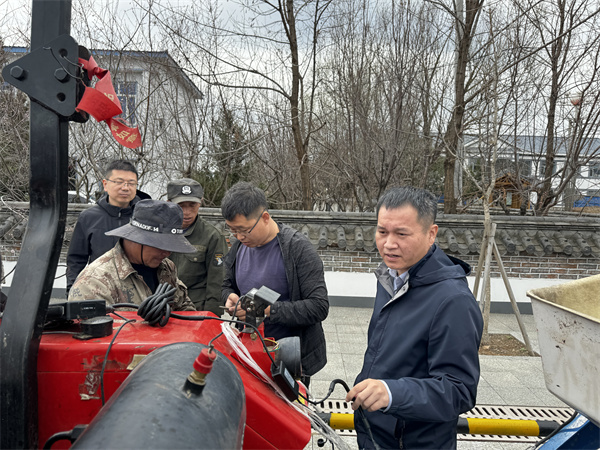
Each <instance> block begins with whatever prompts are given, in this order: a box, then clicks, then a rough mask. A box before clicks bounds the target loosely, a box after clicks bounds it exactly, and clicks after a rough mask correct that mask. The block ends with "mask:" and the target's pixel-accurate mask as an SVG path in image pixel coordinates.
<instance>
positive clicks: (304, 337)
mask: <svg viewBox="0 0 600 450" xmlns="http://www.w3.org/2000/svg"><path fill="white" fill-rule="evenodd" d="M278 225H279V233H278V234H277V240H278V241H279V247H280V248H281V253H282V255H283V263H284V265H285V274H286V278H287V282H288V288H289V296H290V301H289V302H280V303H279V302H277V303H275V305H273V306H272V307H271V315H270V320H271V323H274V324H275V323H276V324H281V325H285V326H289V327H294V328H296V327H298V328H301V332H300V345H301V353H302V369H303V373H304V374H305V375H314V374H315V373H317V372H318V371H319V370H320V369H322V368H323V366H325V363H327V353H326V349H325V333H324V332H323V327H322V325H321V322H322V321H323V320H325V319H326V318H327V314H328V313H329V300H328V298H327V287H326V286H325V274H324V272H323V262H322V261H321V258H320V257H319V255H318V254H317V251H316V250H315V249H314V248H313V246H312V244H311V243H310V241H309V240H308V239H307V238H306V236H304V235H303V234H302V233H300V232H299V231H296V230H294V229H293V228H290V227H288V226H287V225H283V224H281V223H278ZM240 245H242V244H241V243H240V242H239V241H235V242H234V243H233V245H232V246H231V250H230V251H229V253H227V256H226V257H225V279H224V281H223V290H222V292H221V299H222V301H223V303H225V302H226V301H227V297H229V294H231V293H235V294H237V295H240V291H239V289H238V286H237V283H236V281H235V260H236V256H237V252H238V249H239V248H240Z"/></svg>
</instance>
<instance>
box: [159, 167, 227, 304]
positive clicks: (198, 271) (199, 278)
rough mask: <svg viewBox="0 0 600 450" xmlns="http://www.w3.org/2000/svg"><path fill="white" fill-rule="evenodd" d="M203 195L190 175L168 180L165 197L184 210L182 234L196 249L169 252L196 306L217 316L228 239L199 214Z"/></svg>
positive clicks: (200, 188)
mask: <svg viewBox="0 0 600 450" xmlns="http://www.w3.org/2000/svg"><path fill="white" fill-rule="evenodd" d="M203 197H204V189H202V185H200V183H198V182H197V181H196V180H192V179H191V178H181V179H179V180H174V181H170V182H169V183H168V184H167V198H168V200H169V201H170V202H173V203H177V204H178V205H179V206H180V207H181V209H182V210H183V229H184V236H185V237H186V238H187V240H188V241H189V243H190V244H192V245H193V246H194V248H195V249H196V251H195V252H194V253H175V252H174V253H171V256H170V257H169V259H170V260H171V261H173V262H174V263H175V266H176V267H177V274H178V275H179V279H180V280H181V281H183V282H184V283H185V285H186V286H187V288H188V295H189V296H190V299H191V300H192V302H193V303H194V305H195V306H196V309H197V310H198V311H210V312H213V313H215V314H216V315H217V316H220V315H221V314H222V313H223V310H222V309H221V308H220V306H221V305H222V303H221V285H222V284H223V275H224V273H225V271H224V265H223V257H224V256H225V254H226V253H227V242H226V241H225V237H224V236H223V235H222V234H221V233H220V232H219V230H217V229H216V228H215V227H214V226H212V225H211V224H209V223H207V222H206V221H205V220H203V219H202V218H200V217H198V211H199V209H200V206H201V205H202V200H203Z"/></svg>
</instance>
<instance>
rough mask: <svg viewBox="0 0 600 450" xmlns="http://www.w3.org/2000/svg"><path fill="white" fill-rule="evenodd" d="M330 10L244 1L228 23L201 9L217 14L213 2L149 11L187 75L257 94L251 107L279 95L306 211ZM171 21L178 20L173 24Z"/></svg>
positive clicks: (323, 1)
mask: <svg viewBox="0 0 600 450" xmlns="http://www.w3.org/2000/svg"><path fill="white" fill-rule="evenodd" d="M330 4H331V1H330V0H307V1H303V2H297V1H296V2H295V1H293V0H279V1H266V0H263V1H259V2H254V1H241V2H239V6H238V8H239V9H238V12H239V13H238V14H236V15H235V16H231V17H229V19H228V21H227V23H226V24H225V21H223V20H209V19H208V15H207V14H203V13H202V12H201V11H200V8H205V9H209V10H210V12H214V11H218V9H219V8H218V7H217V6H216V4H215V3H207V4H199V5H198V7H197V8H191V9H189V10H187V11H185V13H181V14H178V13H177V11H175V10H174V9H170V8H169V7H167V6H165V7H164V9H163V10H162V11H161V12H160V13H153V14H154V17H155V19H156V21H157V23H158V24H160V25H161V26H162V27H164V29H165V30H167V31H168V35H169V36H171V39H172V42H171V45H173V46H174V47H176V48H177V49H178V51H179V55H180V56H181V58H182V59H185V61H186V63H187V69H188V70H189V71H190V72H191V73H193V74H194V75H197V76H198V77H199V78H200V79H201V80H202V81H204V82H206V83H209V84H211V85H216V86H220V87H223V88H230V89H234V90H252V91H254V92H255V94H256V96H257V98H256V99H255V100H254V101H255V102H256V101H262V102H264V104H269V103H268V102H270V101H271V100H272V99H273V98H276V97H281V98H282V99H283V100H284V101H285V114H286V116H287V117H286V121H285V123H284V124H285V126H286V127H287V128H288V129H289V132H290V134H291V137H292V143H293V148H294V151H295V153H296V161H297V167H298V169H299V174H300V180H301V195H300V198H301V206H302V208H304V209H312V189H311V174H310V149H311V139H312V135H313V133H314V131H315V129H318V128H319V127H320V126H321V124H320V121H319V120H318V118H317V117H316V116H315V115H314V105H315V96H316V93H317V88H318V77H319V71H318V66H317V61H318V55H319V52H320V45H321V39H322V33H324V29H323V27H324V22H325V21H326V19H327V17H328V16H327V15H326V12H327V9H328V8H329V6H330ZM174 15H175V16H177V21H176V22H174V21H173V20H172V18H173V16H174ZM188 31H190V32H191V33H188ZM217 38H218V39H220V44H221V45H219V47H218V48H215V47H214V46H213V45H212V43H213V42H214V40H215V39H217ZM202 61H205V63H204V64H202ZM269 93H271V94H274V96H271V95H268V94H269ZM255 105H256V103H255ZM273 106H275V107H281V104H279V103H278V104H276V105H273Z"/></svg>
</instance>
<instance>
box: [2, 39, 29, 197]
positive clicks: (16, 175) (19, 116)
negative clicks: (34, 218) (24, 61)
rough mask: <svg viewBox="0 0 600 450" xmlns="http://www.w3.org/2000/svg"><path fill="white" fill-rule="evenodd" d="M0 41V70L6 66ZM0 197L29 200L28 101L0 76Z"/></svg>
mask: <svg viewBox="0 0 600 450" xmlns="http://www.w3.org/2000/svg"><path fill="white" fill-rule="evenodd" d="M1 44H2V39H0V67H4V66H5V65H6V64H7V63H8V62H9V55H8V54H7V53H6V52H5V51H4V50H3V45H1ZM0 105H1V108H2V115H0V172H1V173H2V176H0V197H1V198H2V199H4V200H12V201H27V200H28V199H29V196H28V190H29V99H28V97H27V96H26V95H25V94H24V93H22V92H21V91H18V90H17V89H15V88H13V87H12V86H10V85H8V84H6V85H5V84H4V80H3V79H2V76H1V75H0Z"/></svg>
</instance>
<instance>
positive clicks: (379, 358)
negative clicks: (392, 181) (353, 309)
mask: <svg viewBox="0 0 600 450" xmlns="http://www.w3.org/2000/svg"><path fill="white" fill-rule="evenodd" d="M436 213H437V202H436V199H435V197H434V196H433V195H431V194H430V193H429V192H427V191H425V190H423V189H417V188H413V187H408V186H407V187H401V188H392V189H390V190H388V191H386V192H385V193H384V194H383V196H382V197H381V199H380V200H379V202H378V204H377V228H376V231H375V242H376V244H377V249H378V250H379V253H380V254H381V257H382V258H383V262H382V264H381V266H380V267H379V268H378V269H377V271H376V273H375V274H376V276H377V294H376V297H375V305H374V307H373V315H372V317H371V321H370V323H369V331H368V343H367V351H366V352H365V357H364V362H363V367H362V370H361V372H360V373H359V374H358V377H357V378H356V382H355V385H354V387H353V388H352V389H351V390H350V392H348V395H347V396H346V401H348V402H350V401H352V408H353V409H355V410H357V409H359V408H361V409H362V410H363V411H361V413H360V414H355V419H354V425H355V428H356V433H357V440H358V446H359V448H361V449H372V448H382V449H383V448H386V449H389V448H405V449H455V448H456V422H457V420H458V416H459V414H461V413H463V412H466V411H468V410H470V409H471V408H473V406H474V405H475V400H476V394H477V383H478V381H479V355H478V349H479V342H480V340H481V334H482V328H483V319H482V317H481V311H480V310H479V307H478V306H477V302H476V301H475V298H474V297H473V294H472V293H471V291H470V290H469V285H468V283H467V278H466V276H467V275H468V274H469V272H470V270H471V268H470V266H469V265H468V264H466V263H465V262H463V261H461V260H459V259H456V258H453V257H451V256H448V255H446V254H445V253H444V252H443V251H442V250H440V248H439V247H438V246H437V245H436V244H435V238H436V236H437V231H438V226H437V225H436V224H435V218H436ZM363 414H364V417H365V418H366V420H367V421H368V424H365V423H364V420H363V419H362V417H363Z"/></svg>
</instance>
